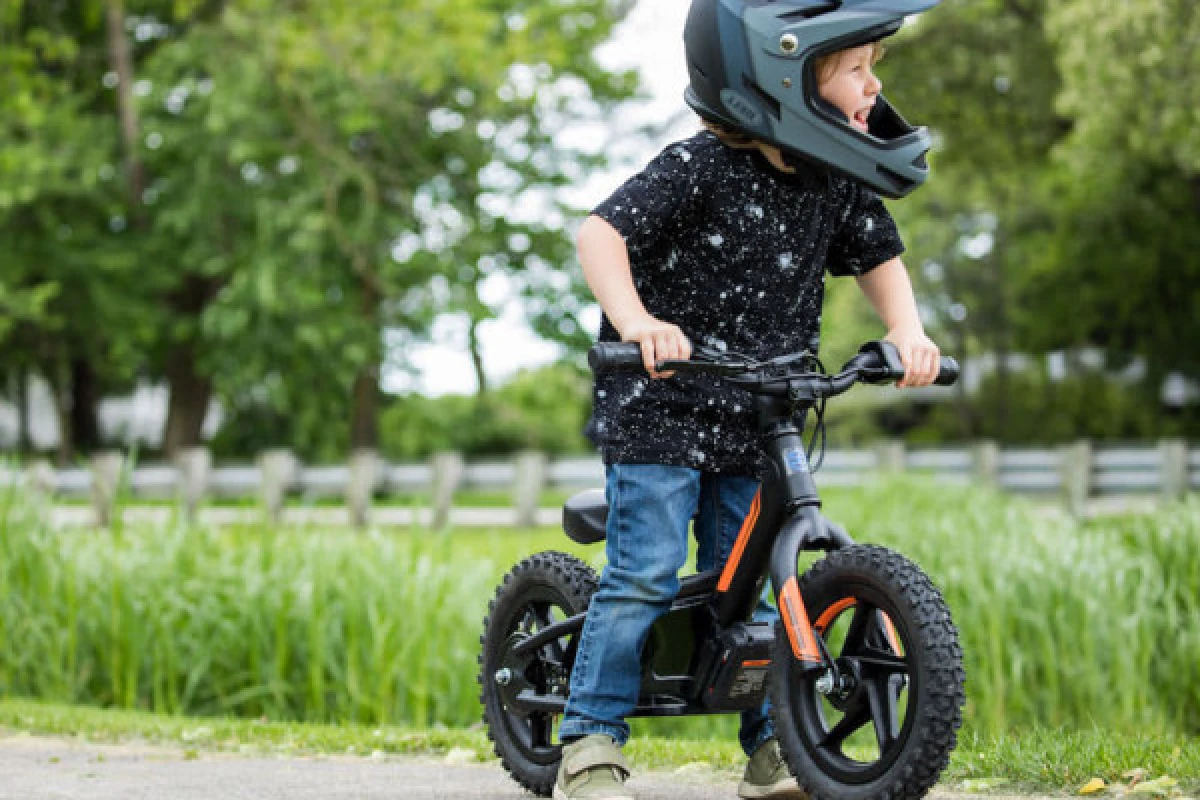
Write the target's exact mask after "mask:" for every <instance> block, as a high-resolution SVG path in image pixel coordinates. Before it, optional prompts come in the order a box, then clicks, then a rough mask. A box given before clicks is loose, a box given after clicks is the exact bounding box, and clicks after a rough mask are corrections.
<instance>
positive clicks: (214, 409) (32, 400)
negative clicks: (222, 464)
mask: <svg viewBox="0 0 1200 800" xmlns="http://www.w3.org/2000/svg"><path fill="white" fill-rule="evenodd" d="M96 416H97V418H98V419H97V424H98V425H99V427H100V439H101V441H105V442H111V443H112V444H120V445H122V446H124V447H133V446H135V445H136V446H138V447H149V448H158V447H161V446H162V434H163V426H164V425H165V423H166V421H167V389H166V387H165V386H154V385H151V384H142V383H139V384H138V386H137V388H136V389H134V391H133V392H132V393H131V394H129V395H126V396H123V397H106V398H104V399H103V400H101V401H100V406H99V408H98V409H97V410H96ZM221 420H222V412H221V406H220V404H219V403H218V402H217V401H216V400H213V401H212V402H210V403H209V406H208V414H207V415H206V416H205V418H204V427H203V429H202V431H201V435H202V436H203V437H204V438H205V439H210V438H212V436H213V435H214V434H216V432H217V430H218V429H219V428H220V427H221ZM27 424H28V425H29V438H30V443H31V444H32V445H33V449H34V450H38V451H51V450H54V449H55V448H56V447H58V442H59V428H58V414H57V413H56V411H55V409H54V395H53V394H51V392H50V387H49V386H48V385H47V384H46V382H45V381H43V380H42V379H41V378H39V377H37V376H33V377H31V378H30V380H29V419H28V422H27ZM16 446H17V410H16V408H15V407H14V406H13V404H12V403H6V402H3V401H0V451H3V450H13V449H15V448H16Z"/></svg>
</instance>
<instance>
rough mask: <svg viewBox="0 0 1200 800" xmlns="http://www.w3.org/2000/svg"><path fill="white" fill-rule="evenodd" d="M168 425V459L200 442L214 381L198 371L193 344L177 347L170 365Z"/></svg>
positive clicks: (165, 446) (165, 438) (165, 451)
mask: <svg viewBox="0 0 1200 800" xmlns="http://www.w3.org/2000/svg"><path fill="white" fill-rule="evenodd" d="M166 374H167V384H168V386H169V394H170V399H169V400H168V402H167V422H166V429H165V431H164V432H163V454H164V455H165V456H166V457H167V458H168V459H174V458H175V456H177V455H179V453H180V452H181V451H182V450H183V449H184V448H187V447H194V446H195V445H197V444H199V443H200V431H201V429H203V427H204V417H205V415H206V414H207V413H208V402H209V400H210V399H211V397H212V381H210V380H209V379H208V378H207V377H205V376H203V375H201V374H200V373H199V371H198V370H197V369H196V354H195V349H194V344H193V343H192V342H186V343H183V344H180V345H178V346H177V347H176V348H175V351H174V353H173V354H172V357H171V360H170V361H169V362H168V363H167V369H166Z"/></svg>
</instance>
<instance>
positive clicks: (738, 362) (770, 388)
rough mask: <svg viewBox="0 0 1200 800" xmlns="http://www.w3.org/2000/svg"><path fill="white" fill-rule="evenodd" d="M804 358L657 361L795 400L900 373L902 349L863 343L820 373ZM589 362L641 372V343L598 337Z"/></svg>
mask: <svg viewBox="0 0 1200 800" xmlns="http://www.w3.org/2000/svg"><path fill="white" fill-rule="evenodd" d="M806 360H808V354H807V353H794V354H791V355H787V356H782V357H780V358H774V359H770V360H769V361H753V360H745V359H740V358H738V357H726V356H723V355H722V354H720V353H714V352H712V351H705V352H704V353H703V354H697V355H694V356H693V358H691V359H688V360H679V361H676V360H668V361H660V362H658V363H657V364H656V365H655V368H656V370H658V371H659V372H691V373H700V374H707V375H716V376H718V377H722V378H724V379H726V380H728V381H729V382H731V383H734V384H737V385H738V386H740V387H741V388H743V389H746V390H748V391H750V392H751V393H753V394H761V395H767V396H788V397H792V398H794V399H799V398H801V397H807V398H812V399H817V398H824V397H832V396H834V395H838V394H841V393H842V392H845V391H847V390H849V389H850V387H852V386H853V385H854V384H856V383H858V382H859V381H862V382H864V383H886V382H889V381H898V380H900V379H901V378H903V377H904V364H903V362H902V361H901V359H900V352H899V351H898V350H897V349H896V347H895V345H893V344H892V343H891V342H887V341H883V340H877V341H873V342H868V343H867V344H864V345H863V346H862V348H861V349H860V350H859V351H858V354H857V355H856V356H854V358H852V359H850V360H849V361H847V362H846V364H845V365H844V366H843V367H842V370H841V372H839V373H837V374H836V375H826V374H824V373H822V372H813V371H801V370H797V369H796V367H795V366H794V365H795V364H796V363H797V362H803V361H806ZM588 365H589V366H591V368H592V371H593V372H596V373H602V372H613V371H622V372H639V371H640V372H642V373H643V374H644V373H645V367H644V366H643V362H642V348H641V345H639V344H638V343H637V342H601V343H599V344H596V345H594V346H593V347H592V349H591V350H589V351H588ZM958 376H959V367H958V362H957V361H955V360H954V359H953V358H950V357H949V356H943V357H942V360H941V364H940V368H939V370H938V376H937V379H936V380H935V381H934V383H935V384H936V385H938V386H951V385H953V384H954V383H955V382H957V381H958Z"/></svg>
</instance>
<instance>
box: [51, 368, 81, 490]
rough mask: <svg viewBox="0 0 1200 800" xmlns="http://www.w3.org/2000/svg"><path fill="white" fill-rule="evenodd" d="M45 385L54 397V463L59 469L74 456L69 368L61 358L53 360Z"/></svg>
mask: <svg viewBox="0 0 1200 800" xmlns="http://www.w3.org/2000/svg"><path fill="white" fill-rule="evenodd" d="M51 368H52V369H53V370H54V371H53V373H52V374H51V375H49V376H48V377H49V380H48V381H47V383H48V384H49V385H50V393H51V394H52V395H54V416H55V419H56V421H57V422H58V452H57V453H56V455H55V463H56V464H57V465H58V466H60V467H66V466H70V464H71V460H72V458H73V457H74V455H75V445H74V441H75V438H74V435H73V431H72V430H71V416H72V415H71V368H70V365H68V364H67V362H66V361H65V360H64V359H62V358H61V357H59V358H55V359H54V361H53V362H52V365H51Z"/></svg>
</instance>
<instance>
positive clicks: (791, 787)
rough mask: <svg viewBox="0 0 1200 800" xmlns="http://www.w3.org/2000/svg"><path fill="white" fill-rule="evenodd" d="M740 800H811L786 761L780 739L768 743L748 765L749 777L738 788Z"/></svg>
mask: <svg viewBox="0 0 1200 800" xmlns="http://www.w3.org/2000/svg"><path fill="white" fill-rule="evenodd" d="M738 797H742V798H745V800H763V798H769V800H785V798H786V800H807V799H808V793H807V792H805V791H804V790H803V789H801V788H800V784H798V783H796V779H795V778H793V777H792V773H791V770H789V769H788V766H787V764H785V763H784V761H783V753H782V752H781V751H780V749H779V740H778V739H774V738H771V739H767V740H766V741H765V742H763V743H762V744H761V745H759V747H758V749H757V750H755V751H754V754H753V755H752V756H750V763H749V764H747V765H746V774H745V775H743V776H742V782H741V784H739V785H738Z"/></svg>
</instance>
